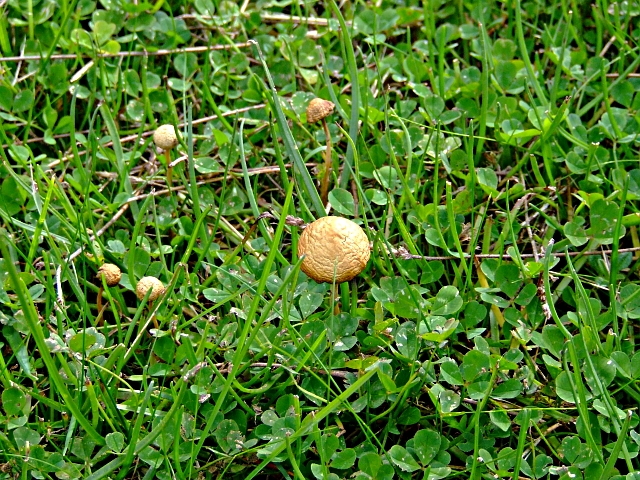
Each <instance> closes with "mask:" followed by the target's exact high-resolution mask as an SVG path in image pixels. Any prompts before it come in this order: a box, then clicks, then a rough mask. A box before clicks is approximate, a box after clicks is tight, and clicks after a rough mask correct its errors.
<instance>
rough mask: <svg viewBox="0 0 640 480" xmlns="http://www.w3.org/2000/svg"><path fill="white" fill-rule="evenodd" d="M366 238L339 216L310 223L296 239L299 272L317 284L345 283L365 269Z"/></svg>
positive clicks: (351, 223)
mask: <svg viewBox="0 0 640 480" xmlns="http://www.w3.org/2000/svg"><path fill="white" fill-rule="evenodd" d="M370 254H371V252H370V250H369V239H368V238H367V235H366V234H365V233H364V230H362V228H360V226H359V225H358V224H357V223H354V222H352V221H351V220H348V219H346V218H342V217H322V218H319V219H318V220H316V221H315V222H313V223H310V224H309V225H308V226H307V228H305V229H304V231H303V232H302V235H300V239H299V240H298V256H300V257H301V256H302V255H305V258H304V260H303V261H302V266H301V268H302V271H303V272H304V273H306V274H307V275H308V276H309V277H311V278H313V279H314V280H315V281H316V282H327V283H332V282H333V277H334V269H335V278H336V283H342V282H347V281H349V280H351V279H352V278H354V277H355V276H356V275H358V274H359V273H360V272H362V270H364V268H365V267H366V266H367V262H368V261H369V256H370Z"/></svg>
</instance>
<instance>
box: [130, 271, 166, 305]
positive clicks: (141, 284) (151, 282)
mask: <svg viewBox="0 0 640 480" xmlns="http://www.w3.org/2000/svg"><path fill="white" fill-rule="evenodd" d="M149 290H151V294H150V295H149V301H150V302H153V301H154V300H155V299H156V298H158V297H159V296H160V295H162V293H163V292H164V284H163V283H162V282H161V281H160V280H158V279H157V278H156V277H142V278H141V279H140V280H139V281H138V286H137V287H136V295H137V297H138V300H142V299H143V298H144V296H145V295H146V294H147V291H149Z"/></svg>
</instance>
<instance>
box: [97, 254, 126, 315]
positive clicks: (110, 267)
mask: <svg viewBox="0 0 640 480" xmlns="http://www.w3.org/2000/svg"><path fill="white" fill-rule="evenodd" d="M96 278H98V279H99V280H100V289H99V290H98V299H97V301H96V306H97V307H98V315H99V318H100V320H99V321H98V323H99V324H102V293H103V291H104V284H103V283H102V279H103V278H104V283H106V284H107V285H108V286H109V287H114V286H116V285H117V284H118V283H120V279H121V278H122V272H120V269H119V268H118V266H117V265H114V264H113V263H105V264H103V265H102V266H101V267H100V268H99V269H98V275H96Z"/></svg>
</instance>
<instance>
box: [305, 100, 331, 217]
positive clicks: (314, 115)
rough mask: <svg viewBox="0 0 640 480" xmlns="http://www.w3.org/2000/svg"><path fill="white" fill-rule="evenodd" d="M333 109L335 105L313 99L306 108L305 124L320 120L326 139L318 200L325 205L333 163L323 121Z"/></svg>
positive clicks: (327, 134)
mask: <svg viewBox="0 0 640 480" xmlns="http://www.w3.org/2000/svg"><path fill="white" fill-rule="evenodd" d="M334 108H335V105H334V103H333V102H330V101H329V100H323V99H322V98H314V99H313V100H311V101H310V102H309V105H308V106H307V122H308V123H315V122H317V121H319V120H322V127H323V128H324V136H325V137H326V139H327V148H326V150H325V152H324V175H323V177H322V179H321V180H320V198H321V199H322V203H323V204H325V205H326V203H327V199H328V196H329V178H330V176H331V166H332V163H333V162H332V159H331V134H330V133H329V127H328V126H327V121H326V120H325V119H326V118H327V117H328V116H329V115H331V114H332V113H333V109H334Z"/></svg>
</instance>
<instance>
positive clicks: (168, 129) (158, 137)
mask: <svg viewBox="0 0 640 480" xmlns="http://www.w3.org/2000/svg"><path fill="white" fill-rule="evenodd" d="M153 143H155V144H156V147H158V148H161V149H163V150H171V149H172V148H173V147H175V146H176V145H178V137H177V136H176V129H175V128H173V125H160V126H159V127H158V129H157V130H156V131H155V132H153Z"/></svg>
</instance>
